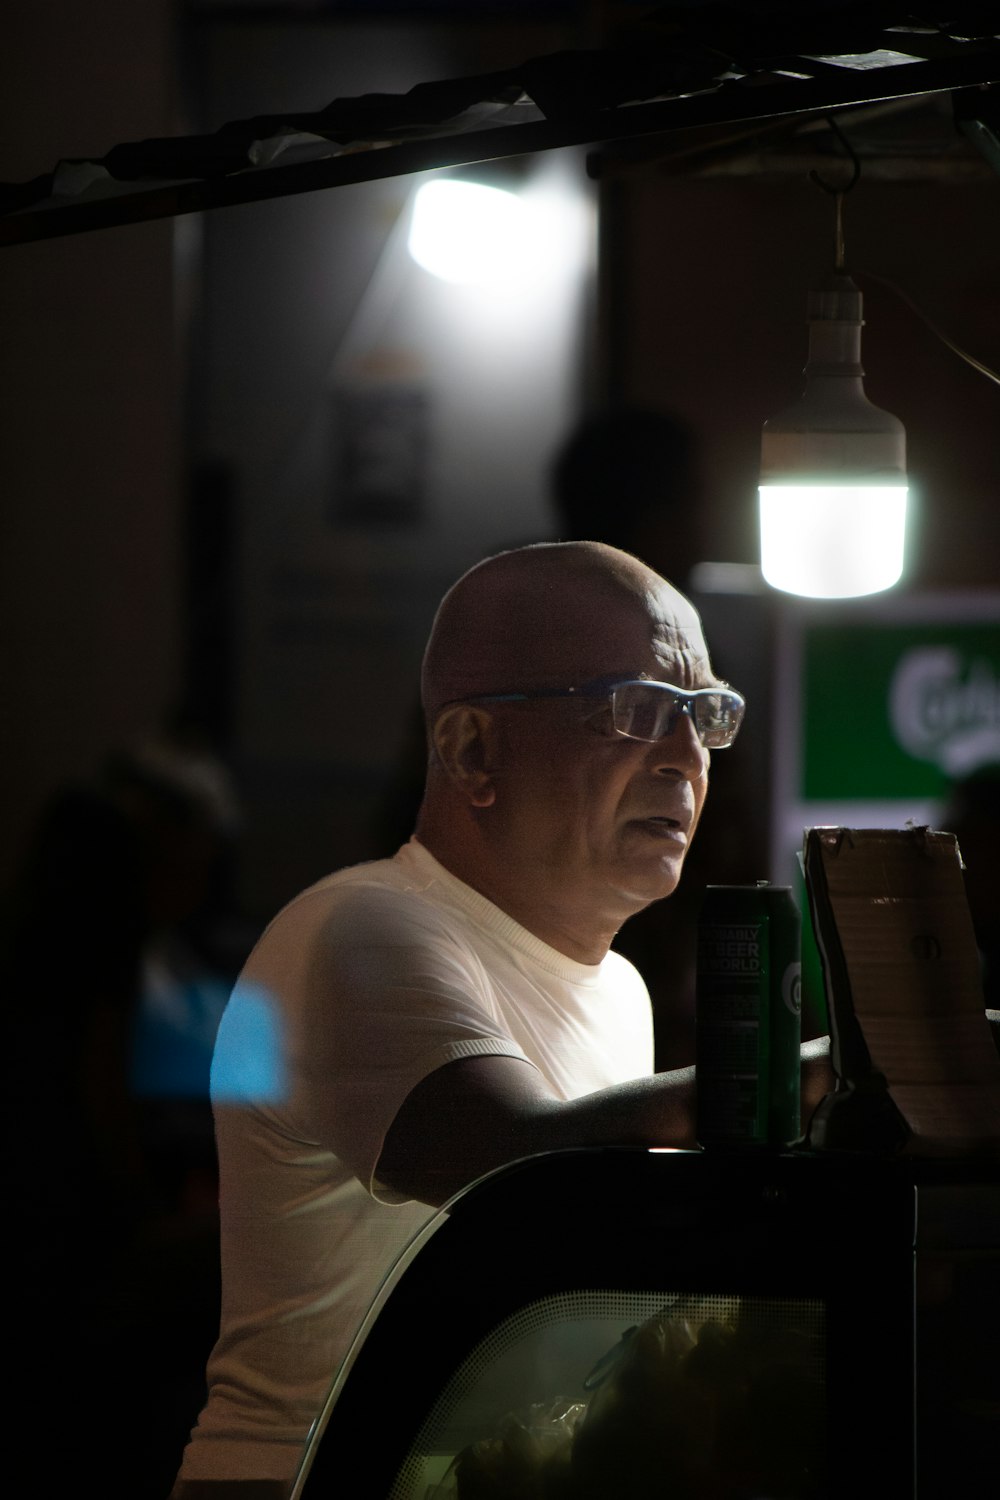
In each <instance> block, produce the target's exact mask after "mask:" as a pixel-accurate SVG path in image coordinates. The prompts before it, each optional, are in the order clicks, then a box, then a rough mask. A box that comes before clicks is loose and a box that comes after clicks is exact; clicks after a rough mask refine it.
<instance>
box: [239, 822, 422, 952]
mask: <svg viewBox="0 0 1000 1500" xmlns="http://www.w3.org/2000/svg"><path fill="white" fill-rule="evenodd" d="M446 907H447V902H446V900H445V899H444V893H443V891H442V889H441V886H440V884H439V882H437V881H435V879H434V878H433V870H432V869H429V868H427V863H426V857H423V856H422V853H421V851H419V850H415V849H414V847H413V846H412V845H404V846H403V848H402V849H401V850H399V851H398V853H397V854H396V855H394V856H393V857H392V858H391V859H378V860H370V861H367V862H366V863H364V864H357V865H350V866H348V867H347V868H346V869H343V870H337V871H335V872H334V873H333V874H331V875H327V876H325V877H324V878H323V879H322V880H319V881H317V882H316V883H315V884H314V885H311V886H309V887H307V889H306V890H304V891H302V892H301V893H300V894H299V895H298V896H296V897H295V898H294V899H293V900H292V901H290V902H289V903H288V905H287V906H285V907H284V908H283V909H282V910H281V911H280V912H279V913H278V915H277V916H276V917H275V918H274V921H273V922H272V923H271V924H270V929H269V930H272V931H273V930H275V929H282V928H286V927H287V926H289V925H290V924H291V925H295V926H299V925H300V924H302V923H305V924H306V925H307V926H309V927H311V928H314V929H322V930H323V932H324V933H325V934H327V935H328V936H329V937H331V938H336V940H337V941H338V942H348V943H353V944H359V943H362V942H365V941H367V940H368V939H370V938H371V936H372V935H373V933H374V934H377V935H379V936H386V937H389V936H391V935H392V934H397V935H403V934H406V933H407V932H412V931H414V930H422V931H427V930H430V929H434V930H441V931H446V930H448V928H449V925H450V919H449V918H446V917H445V909H446Z"/></svg>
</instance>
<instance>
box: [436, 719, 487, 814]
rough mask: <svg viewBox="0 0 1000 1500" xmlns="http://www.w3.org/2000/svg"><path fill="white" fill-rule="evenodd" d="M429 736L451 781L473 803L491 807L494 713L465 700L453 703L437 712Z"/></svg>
mask: <svg viewBox="0 0 1000 1500" xmlns="http://www.w3.org/2000/svg"><path fill="white" fill-rule="evenodd" d="M432 739H433V743H434V751H435V754H436V756H437V759H438V761H439V762H440V764H441V766H442V767H443V769H444V771H445V773H446V775H447V777H448V779H449V781H450V782H451V783H452V785H453V786H454V787H456V788H457V790H458V791H460V792H461V793H462V795H463V796H464V797H466V798H467V799H468V800H469V802H471V804H472V806H473V807H491V806H492V805H493V803H494V802H495V801H496V795H497V792H496V786H495V784H494V779H493V773H494V770H495V767H496V760H497V734H496V725H495V723H494V719H493V715H492V714H490V713H487V711H486V710H485V709H483V708H473V707H472V705H471V704H468V703H456V704H454V705H453V706H452V707H450V708H446V709H445V710H444V711H443V712H442V713H440V714H439V715H438V717H437V720H436V722H435V724H434V730H433V733H432Z"/></svg>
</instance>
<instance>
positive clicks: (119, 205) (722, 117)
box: [0, 46, 1000, 246]
mask: <svg viewBox="0 0 1000 1500" xmlns="http://www.w3.org/2000/svg"><path fill="white" fill-rule="evenodd" d="M998 77H1000V50H998V49H997V48H995V47H981V46H970V47H969V48H968V50H965V49H963V50H961V51H960V52H957V53H955V54H953V55H952V56H950V57H948V58H945V59H933V60H930V61H922V62H913V63H906V64H902V65H899V66H896V67H886V68H875V69H867V70H865V69H853V68H846V67H845V68H840V67H830V68H825V69H823V70H822V75H821V76H817V77H813V78H789V77H774V76H773V75H772V76H770V77H769V78H768V81H766V82H765V81H757V78H756V77H755V76H753V75H751V76H750V77H748V78H747V79H746V80H745V81H744V80H731V81H727V82H725V83H724V84H722V85H721V86H720V87H719V88H718V89H713V90H711V91H708V92H705V93H700V94H694V95H690V96H687V97H684V98H679V99H667V100H660V101H656V102H654V103H648V104H636V105H629V106H626V107H623V108H618V109H615V110H603V111H595V112H594V113H592V114H588V115H578V116H574V117H573V118H571V119H567V120H558V121H554V120H544V121H534V122H531V123H527V124H524V125H510V126H503V127H497V128H495V129H487V130H476V131H469V132H467V133H465V134H462V133H459V134H450V135H447V134H446V135H440V136H430V137H421V138H420V139H415V140H410V141H405V142H397V143H396V144H393V145H387V146H383V147H378V148H369V149H365V150H362V151H348V152H345V153H344V154H343V155H340V156H334V157H327V158H323V159H321V160H317V161H311V162H299V163H294V164H290V165H288V166H281V165H280V164H279V165H277V166H274V167H266V168H256V169H252V170H249V171H246V172H237V173H233V174H232V175H230V176H225V177H216V178H211V179H199V180H196V181H189V182H180V183H171V184H167V185H162V186H148V185H144V186H141V187H137V188H135V189H133V190H130V191H123V192H120V193H117V194H115V195H114V196H111V197H108V198H94V199H90V200H87V201H81V202H75V203H66V204H60V205H52V206H42V207H36V208H31V209H25V210H21V211H19V212H15V213H10V214H8V215H6V216H5V217H4V218H2V219H0V246H11V245H18V244H27V243H30V242H32V241H35V240H42V239H51V238H56V237H58V236H62V235H69V234H81V233H84V232H86V231H89V230H94V229H108V228H112V227H115V226H121V225H126V224H137V223H144V222H148V221H150V220H153V219H164V218H172V217H175V216H176V215H179V214H188V213H199V212H202V211H204V210H206V209H213V208H226V207H232V206H234V205H236V204H240V203H255V202H263V201H266V200H269V199H272V198H282V197H289V196H291V195H294V194H298V193H309V192H320V191H323V190H324V189H326V188H331V187H342V186H345V185H346V184H348V183H356V182H371V181H375V180H377V179H381V178H385V177H397V176H403V175H406V174H409V173H412V172H424V171H431V170H435V169H440V168H444V167H457V166H468V165H470V164H472V163H476V162H482V161H495V160H498V159H501V158H505V157H512V156H523V155H528V154H533V153H535V152H538V151H550V150H556V149H558V148H560V147H565V146H582V145H597V144H602V143H605V142H609V141H620V140H627V139H630V138H634V137H638V136H650V135H656V134H665V133H668V132H670V131H675V130H683V129H690V128H692V127H697V126H712V125H719V124H727V123H731V122H734V121H751V120H765V119H775V118H779V117H782V116H786V117H787V116H792V115H799V114H811V113H816V112H818V111H826V110H831V109H843V108H849V107H850V106H852V105H862V104H871V103H872V102H874V101H876V100H883V99H900V98H910V97H914V96H917V95H921V94H932V93H941V92H944V91H950V90H954V89H964V88H970V87H976V86H988V85H989V84H991V83H993V82H995V81H996V80H997V79H998ZM49 202H50V204H51V200H49Z"/></svg>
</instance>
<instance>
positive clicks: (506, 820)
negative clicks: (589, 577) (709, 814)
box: [494, 584, 716, 923]
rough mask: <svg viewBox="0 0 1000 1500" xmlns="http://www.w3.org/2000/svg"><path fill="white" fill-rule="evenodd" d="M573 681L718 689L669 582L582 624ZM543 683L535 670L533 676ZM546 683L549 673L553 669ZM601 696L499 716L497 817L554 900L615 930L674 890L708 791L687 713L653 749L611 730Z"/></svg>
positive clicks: (695, 628) (543, 703) (566, 667)
mask: <svg viewBox="0 0 1000 1500" xmlns="http://www.w3.org/2000/svg"><path fill="white" fill-rule="evenodd" d="M579 625H580V628H579V630H578V631H577V632H576V641H575V645H574V655H575V657H576V660H575V662H574V661H570V660H563V661H562V662H561V663H559V664H558V666H557V667H555V668H553V670H562V672H563V674H564V676H565V674H566V673H567V672H570V673H571V674H572V675H570V676H568V677H566V678H565V681H557V680H555V678H553V680H551V681H550V682H549V683H548V684H547V685H548V686H551V687H556V686H570V685H571V684H576V683H580V682H584V681H588V680H591V679H593V678H596V677H601V676H605V675H609V676H610V675H614V676H618V677H620V678H622V679H626V678H635V677H648V678H651V679H653V680H656V681H660V682H669V683H671V684H673V685H674V686H676V687H682V688H688V689H692V688H698V687H709V686H712V685H713V684H714V683H715V682H716V679H715V677H714V675H713V673H712V671H711V667H710V665H709V662H708V657H707V652H706V651H705V647H704V642H703V640H702V637H701V631H700V627H699V625H698V621H697V617H696V616H695V615H694V614H693V612H692V611H690V607H689V606H688V605H687V602H686V601H685V600H684V599H683V598H682V597H681V596H679V595H678V594H677V593H676V592H675V591H674V590H673V589H671V588H670V587H669V585H666V584H664V585H663V586H662V588H658V589H657V590H655V591H654V592H652V593H651V594H650V595H648V596H647V598H646V600H645V602H643V601H641V600H638V599H637V600H634V601H625V602H622V601H618V600H616V601H614V603H613V605H611V606H609V605H608V602H607V601H604V604H603V607H600V608H596V609H595V610H594V612H593V613H592V614H591V616H590V618H589V619H587V620H581V621H580V622H579ZM532 675H533V676H534V678H535V680H536V682H537V680H538V669H537V667H536V669H535V671H534V672H533V674H532ZM546 675H551V672H547V674H546ZM608 719H609V714H608V710H607V709H606V708H602V707H601V705H600V704H598V703H595V702H594V701H593V700H590V701H583V700H576V699H572V698H571V699H534V700H532V701H530V702H527V703H523V704H512V705H510V706H509V707H505V708H503V709H502V710H501V712H500V714H499V715H498V727H499V730H500V734H501V744H502V758H501V763H500V767H499V769H498V773H497V776H496V788H497V800H496V804H495V809H494V815H495V817H496V818H497V819H499V820H501V821H502V826H503V834H504V841H505V843H506V844H507V845H508V847H510V850H511V857H512V859H516V860H517V861H518V862H519V863H520V865H521V868H522V869H524V870H525V874H526V878H528V879H530V880H531V881H532V883H533V885H534V886H535V889H536V890H540V891H543V892H547V893H548V894H549V895H550V896H551V898H552V900H553V901H554V902H555V903H556V904H568V906H569V907H572V906H574V904H575V905H576V906H578V907H579V910H580V914H581V916H582V917H583V918H584V920H587V919H588V913H591V912H594V913H596V912H597V911H601V912H606V913H608V914H609V915H611V916H613V919H614V922H615V923H619V922H621V921H623V920H624V919H625V917H626V916H628V915H630V914H631V913H632V912H634V911H638V910H639V909H640V908H642V907H643V906H646V905H648V904H649V902H651V901H655V900H658V899H659V898H660V897H662V896H668V895H670V893H671V892H672V891H673V890H674V889H675V887H676V885H677V882H678V880H679V878H680V874H681V868H682V866H683V863H684V857H685V855H686V853H687V849H688V846H689V844H690V841H691V839H692V837H693V835H694V831H695V828H696V826H697V823H698V819H699V817H700V816H701V810H702V806H703V804H704V801H705V794H706V791H707V789H708V762H709V756H708V752H707V750H705V749H704V748H703V746H702V745H701V744H700V742H699V740H698V737H697V735H696V733H695V729H694V725H693V723H692V721H691V719H690V717H689V716H688V715H686V714H681V715H678V716H677V720H676V723H675V725H674V728H673V730H672V731H671V733H670V734H669V735H668V736H667V737H666V738H665V739H662V740H660V741H657V742H656V743H654V744H647V743H645V742H642V741H638V740H631V739H627V738H625V737H623V736H621V735H618V734H615V733H613V732H609V731H610V725H609V723H608Z"/></svg>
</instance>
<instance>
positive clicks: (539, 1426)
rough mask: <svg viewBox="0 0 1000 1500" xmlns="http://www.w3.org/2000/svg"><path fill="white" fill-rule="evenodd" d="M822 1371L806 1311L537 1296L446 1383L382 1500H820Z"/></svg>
mask: <svg viewBox="0 0 1000 1500" xmlns="http://www.w3.org/2000/svg"><path fill="white" fill-rule="evenodd" d="M825 1366H826V1344H825V1319H824V1307H823V1304H822V1303H821V1302H819V1301H811V1300H810V1301H806V1300H801V1299H800V1300H794V1301H792V1300H788V1299H780V1300H779V1299H769V1298H763V1297H737V1296H695V1295H671V1294H669V1293H642V1294H633V1293H629V1294H625V1293H616V1292H570V1293H563V1294H560V1295H558V1296H553V1297H549V1298H545V1299H543V1300H542V1301H540V1302H537V1303H534V1304H532V1305H531V1306H529V1307H527V1308H524V1309H522V1310H521V1311H520V1312H518V1313H517V1314H515V1315H514V1316H513V1317H511V1318H509V1319H507V1320H506V1321H505V1322H504V1323H502V1324H501V1325H500V1327H499V1328H497V1329H496V1330H494V1332H493V1333H492V1334H491V1335H490V1336H489V1337H488V1338H487V1339H485V1340H484V1341H483V1342H482V1343H481V1344H480V1345H479V1346H478V1348H476V1349H475V1350H474V1351H473V1353H472V1354H471V1355H470V1356H469V1358H468V1359H467V1360H466V1361H465V1363H464V1364H463V1365H462V1366H461V1368H460V1369H459V1370H458V1371H457V1372H456V1373H455V1375H454V1376H453V1378H452V1379H451V1380H450V1381H449V1383H448V1385H447V1386H446V1388H445V1389H444V1391H443V1392H442V1393H441V1395H440V1397H439V1398H438V1400H437V1401H436V1403H435V1405H434V1407H433V1408H432V1410H431V1412H430V1414H429V1416H428V1418H427V1421H426V1422H425V1423H424V1426H423V1428H422V1430H421V1432H420V1434H419V1435H418V1437H417V1440H416V1442H415V1443H414V1445H413V1448H412V1450H411V1452H410V1454H409V1455H408V1457H407V1459H406V1461H405V1463H404V1464H403V1466H402V1468H401V1469H400V1472H399V1474H398V1475H397V1478H396V1482H395V1484H394V1485H393V1488H392V1491H391V1493H390V1496H389V1500H608V1497H610V1496H614V1497H615V1500H647V1497H649V1496H651V1495H657V1496H663V1497H677V1500H683V1497H694V1496H698V1497H705V1496H711V1497H712V1500H748V1497H755V1500H756V1497H773V1500H817V1497H819V1496H821V1495H823V1494H824V1489H823V1485H824V1474H825V1469H826V1462H825V1456H826V1399H825Z"/></svg>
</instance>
